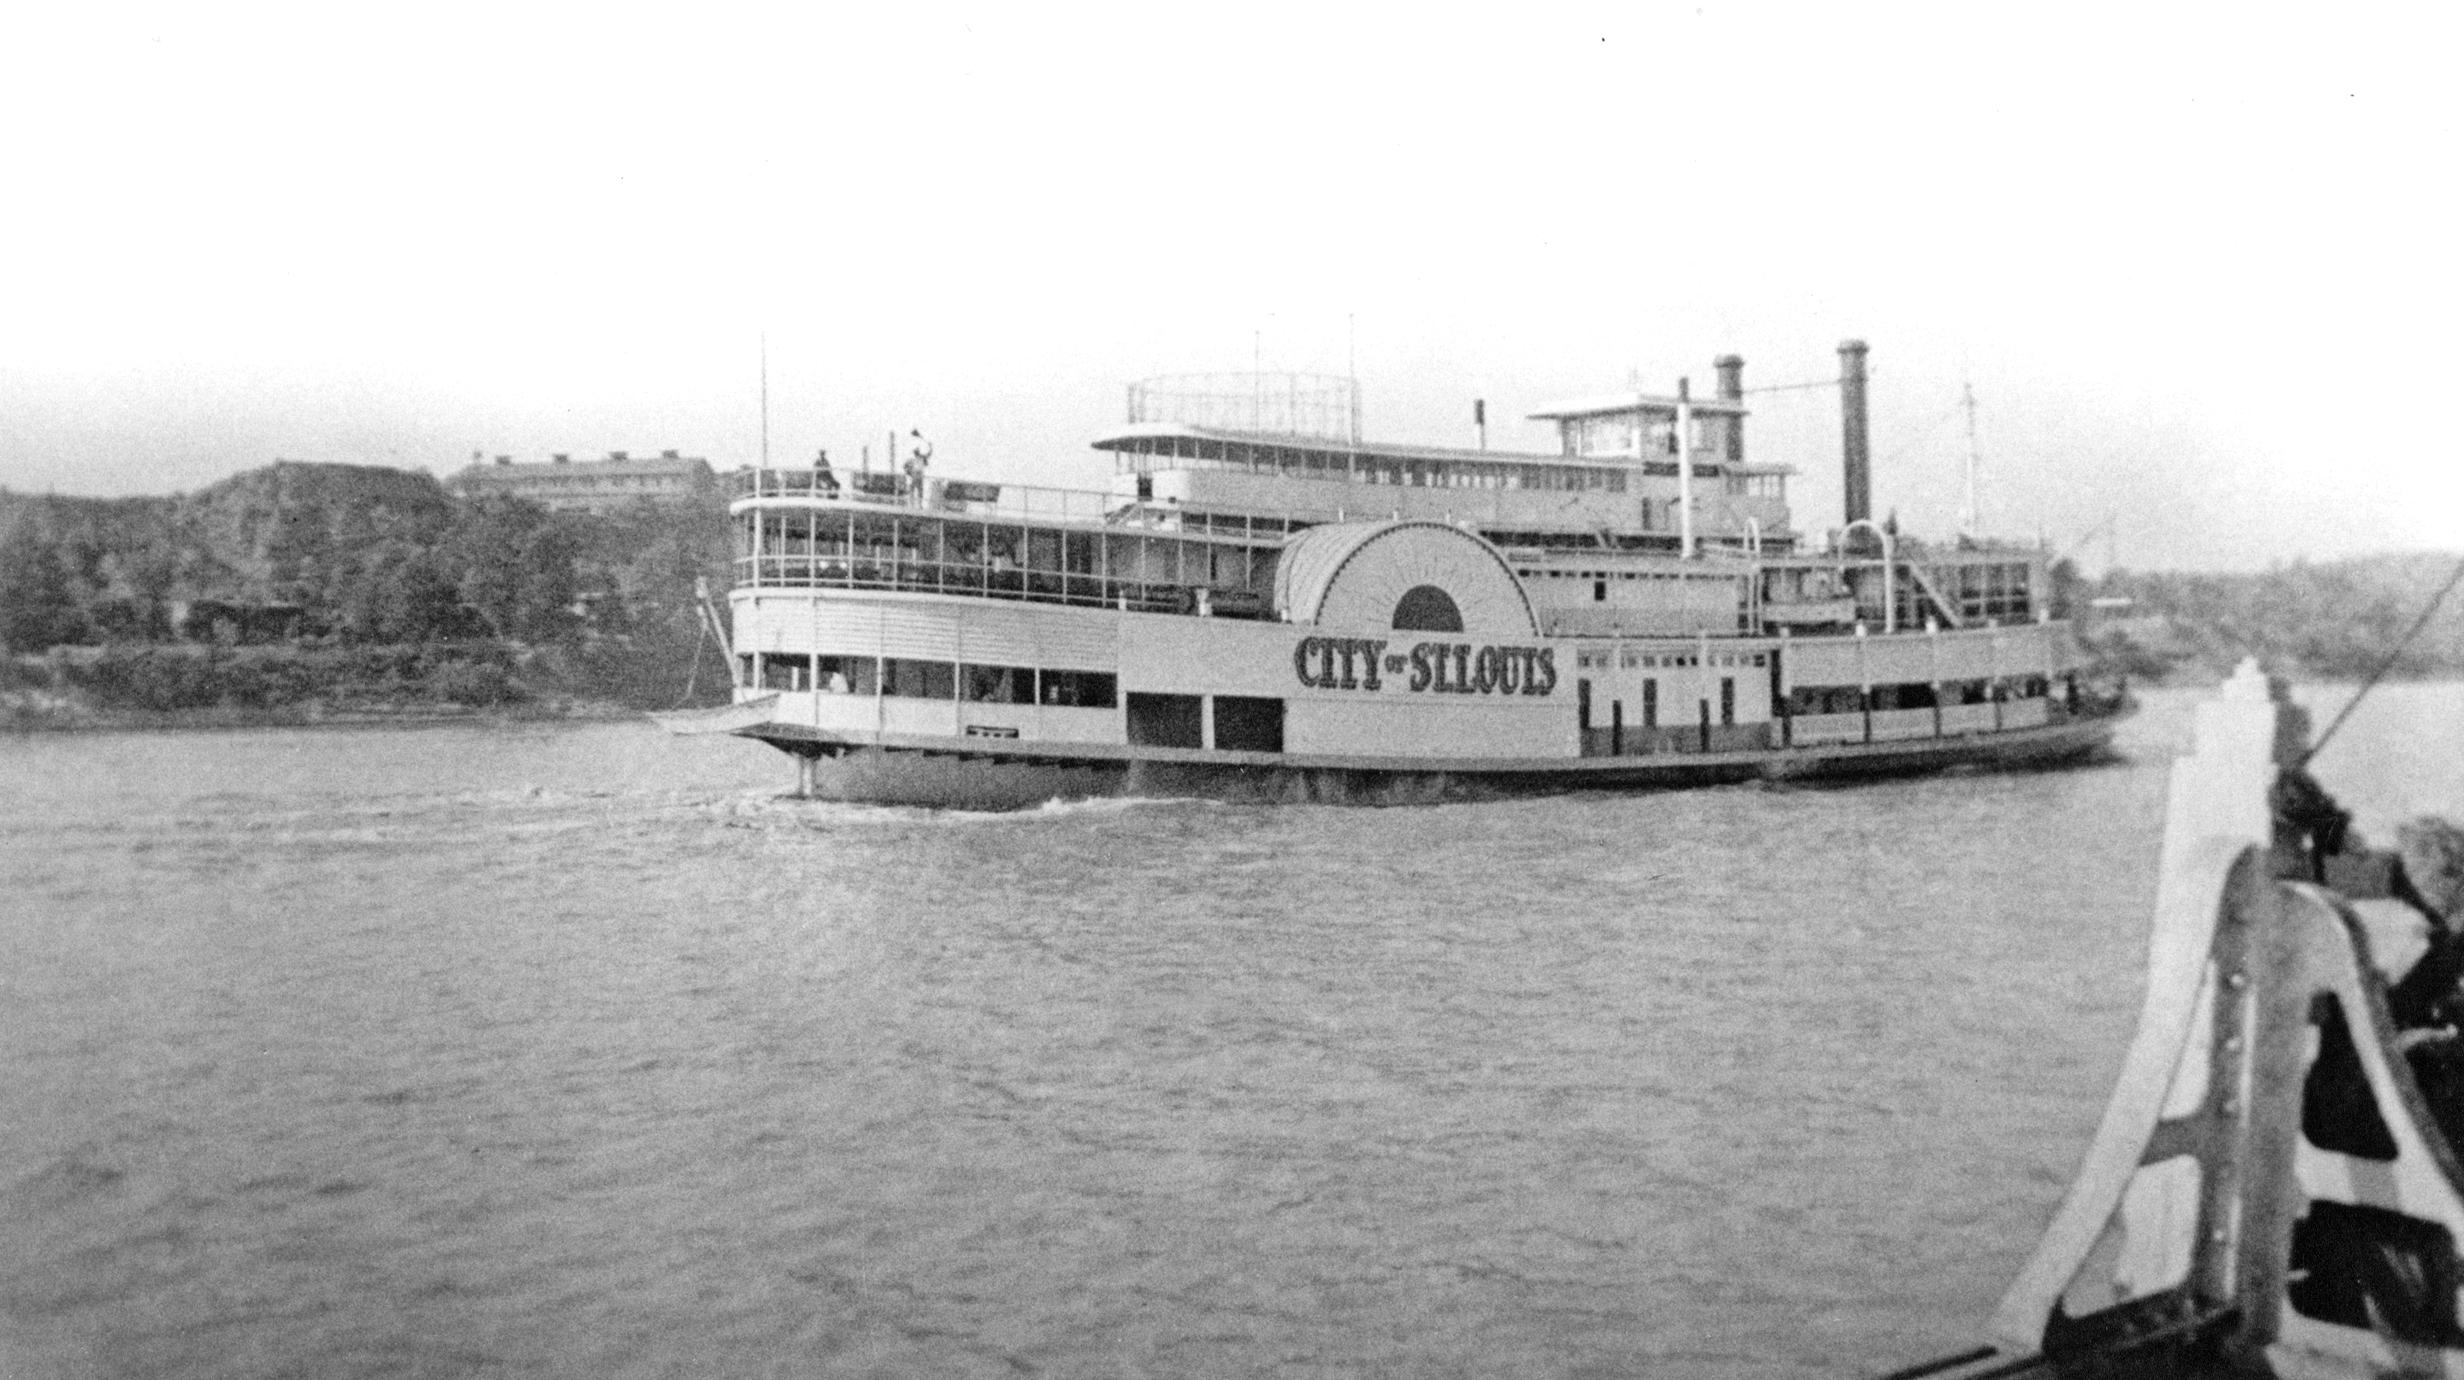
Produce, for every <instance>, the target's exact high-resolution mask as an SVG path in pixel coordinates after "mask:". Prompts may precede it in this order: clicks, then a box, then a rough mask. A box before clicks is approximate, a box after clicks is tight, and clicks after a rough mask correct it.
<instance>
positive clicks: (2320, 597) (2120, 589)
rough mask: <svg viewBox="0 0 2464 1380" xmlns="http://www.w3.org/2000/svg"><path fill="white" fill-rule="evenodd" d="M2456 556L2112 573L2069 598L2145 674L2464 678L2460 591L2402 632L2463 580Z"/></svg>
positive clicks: (2100, 639) (2102, 647) (2091, 634)
mask: <svg viewBox="0 0 2464 1380" xmlns="http://www.w3.org/2000/svg"><path fill="white" fill-rule="evenodd" d="M2458 560H2459V557H2458V555H2456V554H2454V553H2437V552H2416V553H2408V554H2401V555H2380V556H2363V557H2355V558H2350V559H2343V560H2334V561H2319V562H2312V561H2299V560H2297V561H2292V562H2288V563H2286V564H2283V565H2279V566H2276V567H2274V568H2272V569H2269V570H2265V571H2258V572H2250V573H2231V574H2219V573H2212V572H2187V571H2130V570H2118V571H2114V572H2110V573H2108V574H2107V575H2105V576H2104V577H2103V578H2102V579H2100V580H2097V581H2094V582H2089V583H2087V584H2085V585H2084V586H2082V587H2080V588H2079V589H2077V590H2075V591H2074V593H2073V595H2072V603H2073V605H2074V608H2075V609H2076V608H2078V607H2079V606H2080V599H2081V595H2082V594H2084V595H2085V596H2086V597H2087V598H2089V599H2092V600H2093V601H2095V602H2094V603H2091V604H2088V605H2087V606H2086V612H2087V620H2086V622H2085V625H2084V631H2085V636H2086V639H2087V642H2088V645H2089V646H2090V648H2091V649H2092V650H2094V651H2096V652H2097V653H2098V654H2099V655H2100V656H2102V657H2104V658H2105V659H2106V660H2107V661H2108V662H2109V663H2111V664H2113V665H2114V666H2115V667H2116V669H2121V670H2126V671H2130V672H2133V673H2135V674H2138V675H2140V676H2143V677H2149V676H2153V677H2163V676H2166V675H2177V674H2178V675H2197V676H2202V677H2205V676H2212V675H2218V674H2222V673H2223V672H2225V671H2227V670H2229V669H2230V668H2231V667H2232V666H2233V665H2234V664H2236V663H2238V662H2239V661H2240V660H2241V659H2242V658H2243V657H2256V658H2258V660H2259V662H2260V663H2261V664H2262V665H2264V666H2267V667H2269V668H2270V669H2273V670H2277V671H2281V672H2284V673H2287V674H2291V675H2294V676H2296V677H2300V678H2303V679H2310V680H2335V681H2352V680H2360V679H2362V678H2364V677H2366V676H2369V675H2370V674H2372V673H2374V672H2376V671H2377V670H2378V669H2379V668H2380V667H2381V666H2385V667H2387V673H2388V674H2389V675H2392V676H2396V677H2400V678H2406V679H2428V678H2435V677H2451V676H2464V589H2458V590H2455V591H2453V592H2451V593H2449V594H2448V595H2447V596H2446V598H2445V599H2444V600H2443V601H2442V602H2440V603H2439V605H2438V607H2437V611H2436V612H2435V613H2434V614H2432V615H2431V617H2430V619H2429V621H2428V622H2427V623H2426V624H2424V625H2423V626H2422V627H2421V629H2420V631H2419V633H2418V634H2416V635H2414V636H2413V637H2412V639H2411V640H2410V641H2409V642H2408V641H2406V640H2405V639H2406V635H2407V633H2408V632H2410V631H2411V629H2412V628H2413V625H2414V624H2415V623H2416V622H2418V621H2419V620H2420V618H2421V616H2422V614H2423V613H2424V611H2425V610H2428V609H2429V608H2430V606H2431V602H2432V600H2433V599H2434V598H2436V597H2437V595H2438V593H2439V590H2440V588H2441V587H2442V586H2443V585H2445V584H2446V583H2447V581H2448V580H2449V579H2450V578H2451V577H2452V576H2453V575H2454V574H2455V572H2456V568H2457V564H2458Z"/></svg>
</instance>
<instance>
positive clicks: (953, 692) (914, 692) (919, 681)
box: [881, 656, 958, 700]
mask: <svg viewBox="0 0 2464 1380" xmlns="http://www.w3.org/2000/svg"><path fill="white" fill-rule="evenodd" d="M957 669H958V668H956V667H955V666H952V665H951V664H950V663H949V662H946V661H917V660H914V659H912V658H909V657H896V656H891V657H883V658H882V659H881V693H883V694H885V695H898V696H901V697H903V698H906V699H915V700H949V699H956V698H957V697H958V676H957Z"/></svg>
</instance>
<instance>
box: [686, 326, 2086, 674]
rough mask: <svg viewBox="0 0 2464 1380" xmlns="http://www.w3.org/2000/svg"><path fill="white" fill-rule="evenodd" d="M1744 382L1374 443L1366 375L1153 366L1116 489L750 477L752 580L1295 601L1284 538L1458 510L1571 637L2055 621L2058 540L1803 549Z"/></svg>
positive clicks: (1122, 441) (1577, 404) (1107, 442)
mask: <svg viewBox="0 0 2464 1380" xmlns="http://www.w3.org/2000/svg"><path fill="white" fill-rule="evenodd" d="M1718 368H1719V371H1720V377H1719V390H1720V395H1719V396H1716V397H1713V398H1708V399H1701V400H1696V399H1692V398H1689V397H1686V396H1684V395H1682V394H1680V395H1679V396H1676V397H1655V396H1651V395H1646V394H1641V393H1621V394H1613V395H1608V396H1603V397H1594V398H1588V399H1579V400H1576V401H1573V402H1567V403H1561V404H1557V405H1554V406H1552V407H1548V408H1544V409H1542V410H1540V411H1537V412H1534V413H1532V414H1531V415H1532V416H1533V418H1535V419H1537V420H1542V421H1549V422H1553V423H1555V424H1556V426H1557V428H1558V438H1559V449H1558V451H1557V452H1556V453H1554V454H1535V453H1528V452H1508V451H1493V450H1489V449H1487V448H1485V446H1482V447H1471V448H1462V447H1445V446H1428V445H1408V444H1397V443H1391V442H1370V441H1363V440H1361V439H1359V437H1358V434H1357V433H1358V412H1357V402H1356V396H1355V395H1354V393H1353V392H1352V391H1351V385H1350V382H1349V381H1348V380H1317V381H1315V382H1314V383H1312V384H1311V386H1310V388H1308V389H1304V388H1302V387H1300V386H1298V385H1297V384H1296V385H1295V386H1293V387H1292V388H1289V389H1278V390H1275V391H1273V392H1269V391H1267V390H1265V389H1263V388H1257V389H1254V390H1252V391H1249V392H1246V393H1234V392H1231V391H1229V390H1227V389H1225V388H1223V387H1220V386H1216V385H1218V384H1219V383H1220V381H1216V380H1202V381H1199V384H1200V385H1201V386H1192V387H1179V388H1175V387H1159V386H1158V385H1157V384H1154V383H1149V384H1142V385H1137V386H1134V387H1133V388H1132V390H1131V393H1130V415H1129V419H1128V421H1127V423H1126V424H1125V425H1123V426H1122V427H1120V428H1118V429H1116V430H1113V431H1110V432H1106V433H1104V434H1103V435H1101V436H1099V437H1097V438H1096V440H1095V441H1094V443H1093V444H1094V447H1095V449H1097V450H1099V451H1103V452H1106V453H1108V454H1110V455H1111V456H1112V457H1113V464H1114V473H1113V476H1112V482H1111V485H1110V486H1109V487H1108V488H1105V489H1100V490H1097V489H1065V488H1050V487H1043V486H1036V485H1022V484H1010V483H988V482H981V481H975V480H962V479H940V478H934V477H931V476H930V475H929V474H928V473H926V472H924V471H923V470H922V469H921V468H920V467H917V468H911V469H910V470H909V471H907V472H904V473H900V472H892V471H881V472H869V471H868V472H859V473H852V474H834V473H832V472H831V471H829V470H828V469H827V468H826V467H825V468H817V469H813V470H764V471H757V472H754V473H753V474H751V475H750V476H747V477H741V478H739V480H738V481H737V483H738V490H737V496H736V499H735V502H734V505H733V509H734V511H735V512H736V513H737V514H738V516H739V518H740V523H739V533H740V537H739V547H738V552H737V555H738V560H739V577H740V578H739V582H740V583H742V584H748V585H788V586H796V585H802V586H824V587H844V588H865V589H890V590H899V591H909V592H918V593H944V594H960V595H973V596H991V597H1004V596H1006V597H1012V598H1024V599H1029V600H1038V601H1041V600H1052V601H1057V602H1064V603H1079V604H1091V605H1104V606H1110V607H1117V608H1122V609H1136V610H1157V611H1164V610H1169V611H1179V612H1199V611H1202V610H1207V609H1210V608H1211V609H1213V610H1214V611H1216V612H1239V613H1245V614H1248V615H1250V616H1262V615H1264V616H1271V614H1272V609H1271V605H1270V586H1271V583H1272V578H1273V572H1274V569H1275V566H1276V562H1277V558H1278V555H1279V553H1280V550H1281V548H1282V546H1283V544H1284V542H1285V540H1286V539H1287V538H1288V537H1289V536H1290V535H1291V534H1292V533H1294V532H1296V531H1300V530H1303V529H1305V528H1309V527H1315V526H1319V525H1322V524H1326V523H1337V522H1361V521H1378V520H1398V519H1400V520H1424V521H1436V522H1442V523H1444V524H1446V525H1448V526H1451V527H1457V528H1462V529H1466V530H1469V531H1471V532H1474V533H1477V534H1478V535H1479V536H1481V537H1482V538H1483V539H1485V540H1486V541H1488V542H1489V543H1491V544H1492V545H1494V546H1495V547H1497V548H1499V550H1500V551H1502V552H1504V553H1506V555H1507V558H1508V559H1509V560H1510V561H1511V562H1512V563H1513V565H1514V568H1515V570H1516V572H1517V575H1518V577H1519V578H1522V579H1524V580H1526V581H1528V582H1530V586H1529V587H1530V588H1531V589H1532V591H1533V596H1534V599H1535V602H1536V603H1537V604H1540V605H1543V606H1546V609H1547V614H1546V618H1545V621H1546V623H1547V625H1548V626H1549V627H1550V628H1551V630H1553V631H1556V632H1559V633H1563V634H1566V635H1574V636H1583V635H1607V636H1614V635H1618V634H1619V633H1633V632H1661V631H1668V630H1678V631H1687V630H1695V629H1702V630H1708V631H1716V632H1720V633H1752V632H1756V631H1759V630H1762V629H1765V628H1772V627H1795V628H1799V629H1804V630H1813V629H1819V628H1825V627H1847V626H1852V625H1855V624H1858V623H1871V624H1873V625H1875V626H1877V627H1878V628H1879V629H1881V630H1892V629H1895V628H1898V627H1910V628H1915V627H1921V626H1923V625H1924V624H1925V623H1926V622H1928V621H1936V622H1938V623H1939V624H1940V625H1942V626H1946V627H1953V628H1956V627H1960V626H1963V625H1973V624H1977V623H2003V622H2017V621H2032V620H2034V619H2035V618H2039V617H2042V616H2044V614H2045V613H2046V611H2047V604H2046V598H2045V594H2046V591H2045V588H2044V580H2043V572H2042V565H2043V559H2042V555H2041V553H2038V552H2034V551H2031V550H2026V549H2017V548H2009V549H1988V548H1976V547H1970V546H1962V547H1958V548H1948V549H1927V548H1925V547H1923V546H1921V545H1919V544H1917V543H1914V542H1909V543H1902V544H1901V545H1900V547H1899V549H1898V552H1897V558H1896V559H1889V560H1879V559H1876V557H1877V556H1880V555H1881V554H1882V551H1883V550H1884V549H1887V548H1888V547H1889V546H1890V543H1891V540H1892V539H1891V537H1890V536H1888V535H1885V534H1882V533H1881V532H1880V530H1879V529H1877V530H1876V533H1875V534H1874V535H1875V537H1876V541H1875V542H1874V543H1869V545H1868V546H1867V547H1859V548H1856V549H1855V550H1853V551H1852V550H1851V549H1850V548H1848V547H1846V546H1845V545H1843V544H1841V543H1839V542H1837V541H1834V542H1832V543H1829V544H1828V546H1827V549H1824V550H1819V551H1817V550H1811V549H1804V550H1801V543H1800V540H1799V536H1798V534H1797V533H1796V532H1795V530H1794V529H1793V528H1792V526H1791V524H1790V517H1789V513H1788V508H1787V503H1786V481H1787V478H1788V477H1789V476H1790V475H1791V474H1793V473H1794V472H1795V471H1794V469H1793V468H1792V467H1790V466H1787V465H1766V464H1756V463H1753V462H1750V461H1748V460H1747V459H1746V458H1745V450H1744V425H1745V420H1746V415H1747V413H1746V408H1745V406H1744V404H1743V401H1742V390H1741V387H1740V374H1739V371H1740V370H1741V368H1742V364H1741V363H1740V362H1739V361H1737V360H1735V359H1734V357H1729V358H1726V359H1723V360H1721V361H1720V362H1719V365H1718Z"/></svg>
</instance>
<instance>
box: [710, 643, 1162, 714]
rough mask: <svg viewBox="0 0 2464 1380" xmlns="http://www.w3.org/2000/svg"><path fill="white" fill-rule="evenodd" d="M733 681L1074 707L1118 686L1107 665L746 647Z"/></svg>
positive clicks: (1090, 704)
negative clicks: (1069, 666) (1066, 666)
mask: <svg viewBox="0 0 2464 1380" xmlns="http://www.w3.org/2000/svg"><path fill="white" fill-rule="evenodd" d="M737 681H738V683H739V684H741V685H743V686H745V687H747V688H758V689H763V690H786V691H804V690H819V691H821V692H822V693H823V694H828V695H889V696H895V697H898V698H902V699H918V700H965V701H966V702H968V703H970V704H1047V705H1054V706H1061V707H1068V708H1076V709H1110V708H1112V707H1113V705H1114V704H1116V703H1117V702H1118V700H1119V694H1120V678H1119V677H1118V676H1116V675H1114V674H1113V673H1112V672H1110V671H1068V670H1050V669H1044V668H1039V667H1034V666H987V665H980V664H977V663H973V662H950V661H933V660H927V659H923V658H918V657H897V656H883V657H872V656H835V655H818V656H808V655H806V654H804V653H802V652H763V653H760V654H759V655H758V657H757V656H755V655H754V654H752V653H749V652H748V653H745V654H743V655H741V656H739V657H738V658H737Z"/></svg>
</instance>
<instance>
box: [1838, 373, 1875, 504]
mask: <svg viewBox="0 0 2464 1380" xmlns="http://www.w3.org/2000/svg"><path fill="white" fill-rule="evenodd" d="M1839 425H1840V458H1841V460H1842V461H1843V462H1844V464H1845V467H1846V470H1847V476H1846V477H1847V481H1848V485H1847V500H1848V501H1847V505H1846V507H1847V513H1848V517H1847V520H1848V521H1850V522H1864V521H1867V520H1869V519H1871V518H1872V517H1873V515H1874V491H1873V484H1874V476H1873V461H1872V457H1871V454H1870V452H1869V451H1868V450H1867V448H1866V443H1865V342H1864V341H1862V340H1843V341H1841V342H1840V343H1839Z"/></svg>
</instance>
